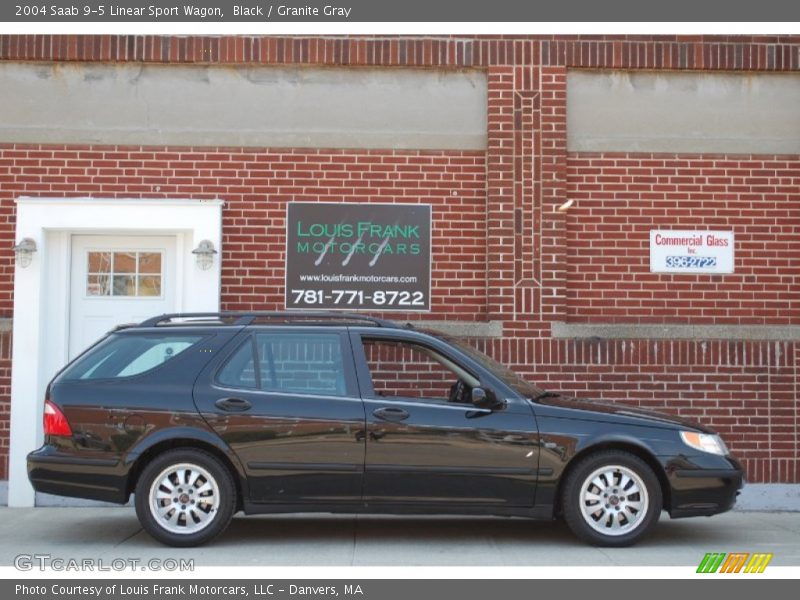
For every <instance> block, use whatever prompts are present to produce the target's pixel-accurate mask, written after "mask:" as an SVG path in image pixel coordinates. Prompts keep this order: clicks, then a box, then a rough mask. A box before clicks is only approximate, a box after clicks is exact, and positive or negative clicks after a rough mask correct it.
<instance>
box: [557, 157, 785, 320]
mask: <svg viewBox="0 0 800 600" xmlns="http://www.w3.org/2000/svg"><path fill="white" fill-rule="evenodd" d="M567 185H568V187H567V195H568V197H570V198H573V199H575V202H576V204H575V206H574V207H573V208H571V209H570V211H569V216H568V218H567V317H568V320H570V321H573V322H593V321H594V322H608V323H613V322H625V323H631V322H639V323H693V324H702V323H716V324H724V323H728V324H774V325H788V324H792V323H795V324H796V323H800V286H798V285H797V281H798V280H799V279H798V278H800V261H798V260H797V259H798V257H800V157H797V156H746V157H742V156H737V155H732V156H696V155H694V156H692V155H661V154H584V153H581V154H575V155H570V156H569V158H568V160H567ZM651 229H720V230H725V231H733V232H734V235H735V236H736V246H735V256H736V272H735V273H732V274H726V275H713V276H708V275H674V274H663V273H650V262H649V261H650V259H649V246H650V237H649V235H650V230H651Z"/></svg>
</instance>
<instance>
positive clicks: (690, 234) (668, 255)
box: [650, 229, 734, 273]
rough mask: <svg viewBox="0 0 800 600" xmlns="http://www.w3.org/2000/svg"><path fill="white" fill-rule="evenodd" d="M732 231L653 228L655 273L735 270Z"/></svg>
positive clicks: (651, 267) (651, 252)
mask: <svg viewBox="0 0 800 600" xmlns="http://www.w3.org/2000/svg"><path fill="white" fill-rule="evenodd" d="M733 250H734V246H733V232H732V231H677V230H671V229H651V230H650V271H651V272H652V273H733V266H734V262H733Z"/></svg>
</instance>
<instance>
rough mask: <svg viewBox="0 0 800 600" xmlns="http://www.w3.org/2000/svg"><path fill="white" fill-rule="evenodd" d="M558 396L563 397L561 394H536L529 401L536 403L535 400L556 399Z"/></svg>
mask: <svg viewBox="0 0 800 600" xmlns="http://www.w3.org/2000/svg"><path fill="white" fill-rule="evenodd" d="M559 396H563V394H559V393H558V392H542V393H541V394H537V395H536V396H534V397H533V398H531V400H533V401H534V402H536V401H537V400H544V399H545V398H558V397H559Z"/></svg>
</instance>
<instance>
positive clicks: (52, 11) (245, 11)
mask: <svg viewBox="0 0 800 600" xmlns="http://www.w3.org/2000/svg"><path fill="white" fill-rule="evenodd" d="M352 10H353V9H352V7H344V6H334V5H332V4H326V5H324V6H322V7H319V6H287V5H285V4H278V5H275V4H234V5H233V6H231V7H230V9H227V8H226V9H224V10H223V8H222V7H219V6H216V7H209V6H195V5H194V4H183V5H178V4H176V5H173V6H156V5H153V4H150V5H148V6H121V5H118V4H80V5H70V6H56V5H54V4H51V5H47V4H38V3H34V4H17V5H16V6H15V14H16V16H18V17H36V16H41V17H64V18H70V17H106V16H109V17H118V18H120V19H127V18H131V19H136V20H139V19H141V18H143V17H148V18H149V19H152V20H158V19H168V20H176V19H181V18H189V19H210V20H221V19H223V18H225V17H244V18H245V20H254V19H263V20H268V19H271V18H281V17H289V18H293V17H323V18H324V17H337V18H349V17H350V14H351V12H352ZM226 12H227V14H226Z"/></svg>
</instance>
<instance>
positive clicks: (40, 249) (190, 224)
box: [8, 197, 224, 506]
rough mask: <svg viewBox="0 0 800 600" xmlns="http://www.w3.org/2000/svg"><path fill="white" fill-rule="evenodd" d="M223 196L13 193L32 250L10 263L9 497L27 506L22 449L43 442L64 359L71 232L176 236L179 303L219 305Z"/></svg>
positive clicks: (30, 499)
mask: <svg viewBox="0 0 800 600" xmlns="http://www.w3.org/2000/svg"><path fill="white" fill-rule="evenodd" d="M223 205H224V202H223V201H222V200H191V199H161V198H144V199H142V198H114V199H111V198H27V197H23V198H18V199H17V201H16V208H17V219H16V232H15V239H16V241H19V240H21V239H23V238H31V239H33V240H34V242H36V247H37V251H36V252H35V253H34V255H33V260H32V261H31V264H30V265H28V266H27V267H26V268H21V267H19V266H18V265H15V269H14V317H13V342H12V355H11V356H12V358H11V364H12V370H11V423H10V426H11V427H10V429H11V430H10V444H9V451H10V452H9V478H8V505H9V506H33V505H34V504H35V494H34V491H33V488H32V487H31V485H30V483H29V482H28V476H27V465H26V456H27V454H28V453H29V452H30V451H32V450H35V449H36V448H37V447H38V446H40V445H41V443H42V441H43V432H42V424H41V423H42V410H43V402H44V394H45V390H46V387H47V383H48V382H49V381H50V379H51V378H52V377H53V375H54V374H55V373H56V372H57V371H58V369H60V368H61V367H62V366H63V365H64V363H65V362H66V359H67V356H68V351H69V344H68V335H69V299H70V281H71V279H70V277H71V275H70V271H71V261H72V236H73V235H76V234H77V235H80V234H88V235H92V234H102V235H115V234H116V235H174V236H176V238H177V239H176V258H177V265H176V286H177V289H176V297H175V306H176V310H178V311H186V312H189V311H212V312H213V311H217V310H219V303H220V288H221V256H222V255H221V250H222V207H223ZM205 239H207V240H210V241H211V242H212V243H213V244H214V247H215V248H217V250H218V251H219V252H220V254H218V255H217V257H216V259H215V260H214V263H213V264H212V267H211V268H210V269H208V270H207V271H203V270H201V269H200V268H199V267H197V265H196V264H195V259H194V256H193V255H192V253H191V251H192V249H194V248H195V247H196V246H197V245H198V244H199V243H200V241H202V240H205Z"/></svg>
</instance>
